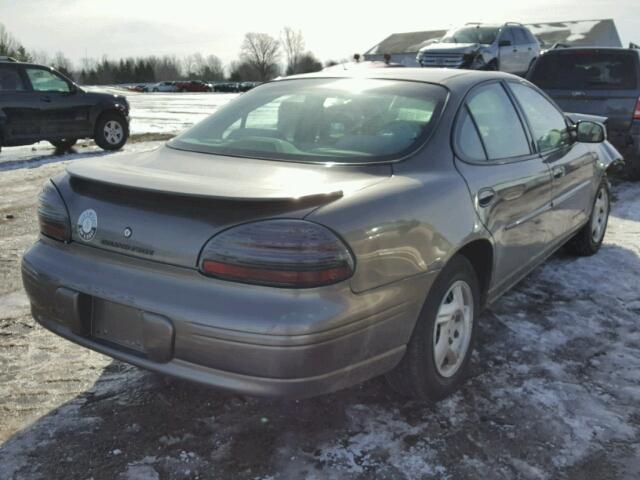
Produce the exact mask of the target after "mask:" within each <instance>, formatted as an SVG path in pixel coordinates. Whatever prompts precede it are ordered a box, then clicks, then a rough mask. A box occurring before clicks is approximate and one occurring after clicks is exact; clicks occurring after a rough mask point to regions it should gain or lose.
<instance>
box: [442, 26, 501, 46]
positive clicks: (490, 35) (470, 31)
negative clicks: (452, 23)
mask: <svg viewBox="0 0 640 480" xmlns="http://www.w3.org/2000/svg"><path fill="white" fill-rule="evenodd" d="M498 30H499V29H498V28H497V27H464V28H457V29H455V30H449V31H448V32H447V33H446V35H445V36H444V37H442V40H440V43H482V44H485V45H490V44H492V43H493V42H494V41H495V39H496V37H497V36H498Z"/></svg>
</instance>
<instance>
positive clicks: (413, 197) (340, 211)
mask: <svg viewBox="0 0 640 480" xmlns="http://www.w3.org/2000/svg"><path fill="white" fill-rule="evenodd" d="M447 140H448V136H447ZM393 168H394V175H393V176H392V177H391V178H389V179H388V180H385V181H383V182H380V183H378V184H376V185H373V186H371V187H368V188H366V189H363V190H360V191H358V192H355V193H354V194H352V195H350V196H347V197H345V198H342V199H340V200H338V201H335V202H333V203H331V204H329V205H325V206H323V207H321V208H319V209H317V210H316V211H314V212H312V213H311V214H310V215H308V217H307V218H308V219H310V220H313V221H316V222H319V223H321V224H323V225H327V226H328V227H330V228H332V229H333V230H334V231H336V232H337V233H338V234H339V235H341V236H342V238H343V239H344V240H345V241H346V242H347V243H348V245H349V246H350V248H351V249H352V251H353V253H354V255H355V257H356V271H355V275H354V277H353V278H352V282H351V288H352V290H353V291H354V292H362V291H365V290H368V289H372V288H376V287H379V286H381V285H384V284H388V283H391V282H395V281H398V280H400V279H403V278H407V277H411V276H414V275H419V274H421V273H424V272H430V271H437V270H439V269H441V268H442V267H443V266H444V264H445V263H446V262H447V261H448V259H449V258H450V257H451V256H452V255H453V254H454V253H455V252H456V251H457V250H458V249H459V248H460V247H461V246H463V245H464V244H465V243H466V242H468V241H471V240H472V239H473V238H477V237H481V236H484V235H485V232H484V231H483V227H482V226H481V225H480V222H479V221H478V219H477V216H476V214H475V210H474V209H473V206H472V203H471V199H470V196H469V191H468V189H467V186H466V184H465V183H464V181H463V179H462V177H461V176H460V175H459V174H458V172H457V171H456V170H455V168H454V165H453V154H452V152H451V150H450V147H449V145H448V143H447V144H444V142H443V141H441V142H440V143H439V144H438V143H437V142H435V143H434V144H433V145H432V146H431V147H430V148H428V149H426V150H423V151H422V153H419V154H417V155H416V156H415V157H413V158H412V159H410V160H406V161H404V162H401V163H397V164H395V165H394V166H393ZM426 293H427V292H425V295H426Z"/></svg>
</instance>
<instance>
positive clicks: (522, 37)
mask: <svg viewBox="0 0 640 480" xmlns="http://www.w3.org/2000/svg"><path fill="white" fill-rule="evenodd" d="M513 36H514V37H515V40H516V45H526V44H527V43H529V39H528V38H527V34H526V33H524V29H522V28H514V29H513Z"/></svg>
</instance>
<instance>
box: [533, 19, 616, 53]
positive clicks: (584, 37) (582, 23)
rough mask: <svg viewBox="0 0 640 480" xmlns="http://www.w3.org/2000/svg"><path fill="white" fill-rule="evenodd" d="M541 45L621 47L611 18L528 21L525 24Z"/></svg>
mask: <svg viewBox="0 0 640 480" xmlns="http://www.w3.org/2000/svg"><path fill="white" fill-rule="evenodd" d="M526 26H527V27H528V28H529V30H531V33H533V34H534V35H535V36H536V37H538V40H539V41H540V45H541V46H542V47H550V46H552V45H553V44H555V43H564V44H566V45H568V46H571V47H586V46H589V47H596V46H597V47H622V42H620V37H619V36H618V30H617V29H616V25H615V23H614V22H613V20H612V19H610V18H608V19H603V20H579V21H569V22H548V23H530V24H527V25H526Z"/></svg>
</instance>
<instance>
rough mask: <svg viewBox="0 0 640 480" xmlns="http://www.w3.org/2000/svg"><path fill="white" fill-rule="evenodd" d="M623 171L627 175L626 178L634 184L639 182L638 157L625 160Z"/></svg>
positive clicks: (639, 159) (639, 167) (639, 161)
mask: <svg viewBox="0 0 640 480" xmlns="http://www.w3.org/2000/svg"><path fill="white" fill-rule="evenodd" d="M624 171H625V173H626V174H627V178H629V180H632V181H634V182H637V181H639V180H640V155H638V156H636V157H631V158H627V159H625V162H624Z"/></svg>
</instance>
